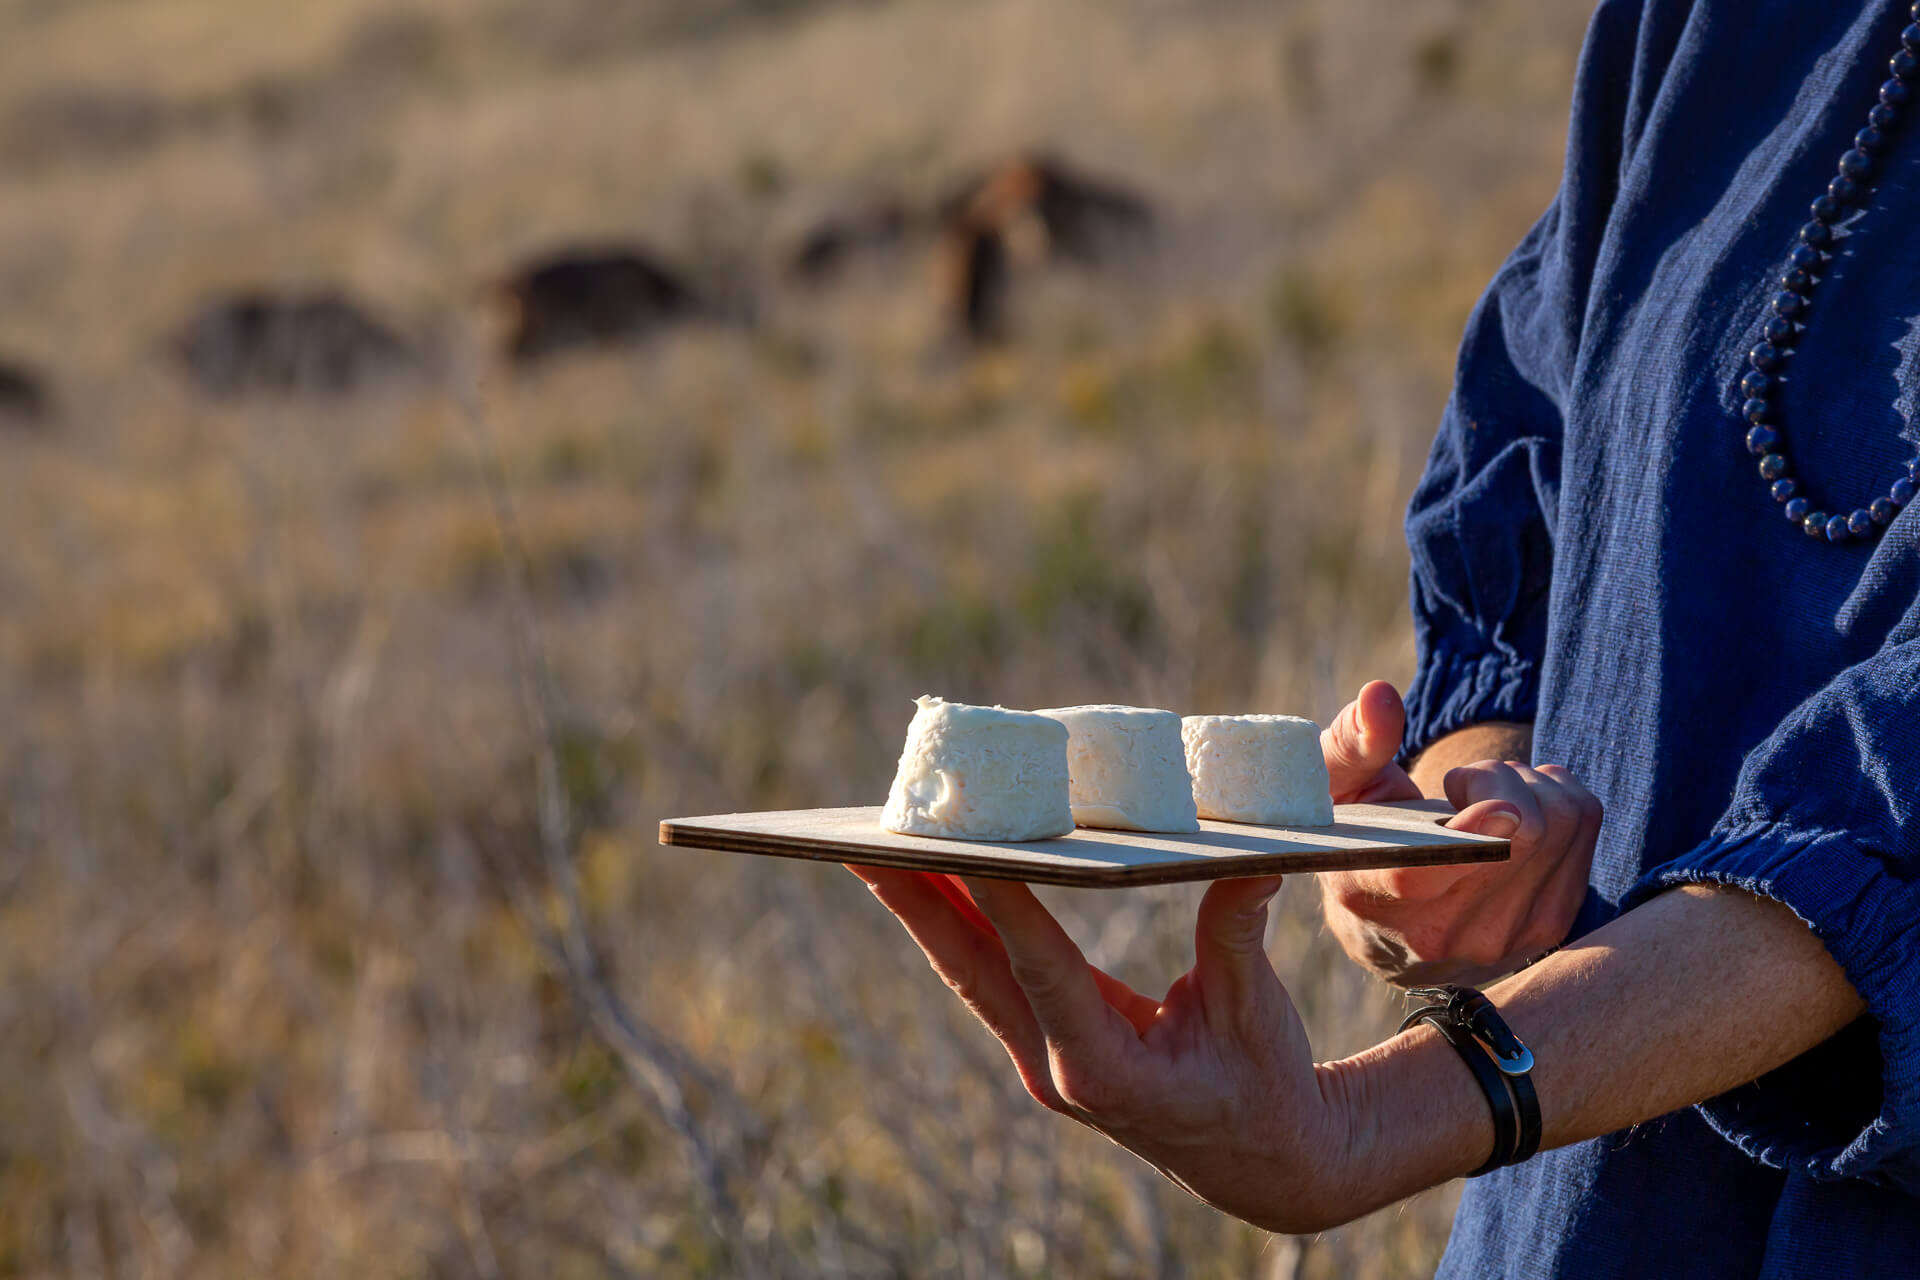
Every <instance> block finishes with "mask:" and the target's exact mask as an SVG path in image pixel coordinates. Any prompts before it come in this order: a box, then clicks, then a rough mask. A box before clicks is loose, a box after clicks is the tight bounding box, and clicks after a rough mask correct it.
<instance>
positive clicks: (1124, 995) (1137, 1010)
mask: <svg viewBox="0 0 1920 1280" xmlns="http://www.w3.org/2000/svg"><path fill="white" fill-rule="evenodd" d="M1093 980H1094V982H1095V984H1096V985H1098V986H1099V988H1100V995H1101V998H1102V999H1104V1000H1105V1001H1106V1002H1107V1003H1108V1004H1109V1005H1111V1006H1113V1008H1115V1009H1117V1010H1119V1012H1120V1016H1121V1017H1123V1018H1125V1019H1126V1020H1127V1021H1128V1022H1129V1023H1131V1024H1132V1026H1133V1029H1134V1031H1135V1032H1136V1033H1137V1034H1139V1035H1145V1034H1146V1033H1147V1028H1149V1027H1151V1026H1152V1025H1153V1023H1154V1019H1156V1018H1158V1017H1159V1016H1160V1002H1159V1001H1158V1000H1155V999H1154V998H1153V997H1152V996H1143V995H1141V994H1140V993H1139V992H1138V991H1135V990H1134V989H1133V988H1132V987H1130V986H1128V985H1127V984H1126V983H1124V982H1122V981H1120V979H1118V978H1116V977H1114V976H1113V975H1112V974H1110V973H1107V972H1106V971H1105V970H1102V969H1095V970H1094V971H1093Z"/></svg>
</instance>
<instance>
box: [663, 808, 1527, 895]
mask: <svg viewBox="0 0 1920 1280" xmlns="http://www.w3.org/2000/svg"><path fill="white" fill-rule="evenodd" d="M1452 813H1453V806H1452V805H1449V804H1448V803H1447V802H1446V801H1444V800H1411V801H1405V802H1402V803H1399V804H1343V805H1337V806H1335V808H1334V811H1333V816H1334V823H1333V825H1332V826H1330V827H1302V828H1299V829H1297V830H1296V829H1290V828H1285V827H1256V826H1250V825H1246V824H1243V823H1238V822H1204V821H1203V822H1202V823H1201V824H1200V828H1201V829H1200V831H1199V832H1197V833H1195V834H1192V835H1165V834H1158V833H1155V834H1146V833H1143V832H1139V831H1098V830H1094V829H1092V828H1089V827H1080V828H1077V829H1076V830H1075V831H1074V832H1073V834H1072V835H1067V836H1060V837H1058V838H1057V839H1053V840H1036V841H1033V842H1032V843H1028V844H998V843H993V842H989V841H975V840H936V839H932V838H930V837H927V836H903V835H897V834H895V833H894V832H891V831H887V830H883V829H882V828H881V826H880V810H879V809H878V808H877V807H876V808H867V809H791V810H787V811H784V812H775V813H728V814H721V815H719V816H717V817H710V818H671V819H668V820H667V821H665V822H663V823H661V824H660V843H661V844H667V845H679V846H682V847H685V848H689V849H716V850H720V851H721V852H725V853H755V854H764V855H768V856H771V857H776V858H811V859H814V860H815V861H819V862H859V863H865V864H867V865H869V866H875V867H905V868H907V869H909V870H913V871H942V872H947V873H950V874H954V875H968V876H983V877H986V878H988V879H992V880H1025V881H1028V882H1030V883H1034V884H1062V885H1075V886H1079V887H1082V888H1094V889H1102V888H1119V887H1121V886H1123V885H1135V884H1171V883H1173V882H1175V881H1181V880H1224V879H1227V878H1229V877H1232V876H1264V875H1278V874H1281V873H1286V872H1298V871H1359V870H1363V869H1367V868H1372V867H1427V866H1439V865H1442V864H1448V863H1462V862H1504V861H1506V859H1507V857H1508V853H1509V842H1508V841H1505V840H1496V839H1494V838H1493V837H1492V836H1480V835H1473V834H1471V833H1469V832H1465V831H1450V830H1448V829H1447V828H1445V827H1443V826H1441V825H1440V823H1441V821H1442V820H1443V819H1445V818H1447V817H1449V816H1451V815H1452Z"/></svg>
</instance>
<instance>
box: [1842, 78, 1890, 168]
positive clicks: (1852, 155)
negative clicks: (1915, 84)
mask: <svg viewBox="0 0 1920 1280" xmlns="http://www.w3.org/2000/svg"><path fill="white" fill-rule="evenodd" d="M1889 83H1891V82H1889ZM1901 87H1902V88H1905V87H1906V86H1904V85H1902V86H1901ZM1872 172H1873V157H1872V156H1870V155H1868V154H1867V153H1866V152H1864V151H1862V150H1860V149H1859V148H1857V147H1856V148H1855V149H1853V150H1852V151H1849V152H1847V153H1846V154H1844V155H1842V156H1841V157H1840V173H1841V175H1842V176H1843V177H1848V178H1852V179H1853V180H1854V181H1855V182H1858V181H1860V179H1862V178H1864V177H1866V176H1867V175H1868V174H1869V173H1872Z"/></svg>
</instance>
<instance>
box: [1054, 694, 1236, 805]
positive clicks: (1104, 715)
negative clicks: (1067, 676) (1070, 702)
mask: <svg viewBox="0 0 1920 1280" xmlns="http://www.w3.org/2000/svg"><path fill="white" fill-rule="evenodd" d="M1038 714H1040V715H1043V716H1047V717H1049V718H1051V719H1054V720H1058V721H1059V722H1060V723H1061V724H1064V725H1065V726H1067V778H1068V787H1069V796H1070V798H1071V800H1072V802H1073V820H1074V821H1075V822H1077V823H1079V824H1080V825H1081V826H1083V827H1117V828H1119V829H1121V830H1124V831H1198V830H1199V829H1200V820H1199V815H1198V814H1197V813H1195V811H1194V807H1193V779H1192V778H1190V777H1188V776H1187V757H1186V753H1185V751H1184V750H1182V748H1181V745H1180V717H1179V716H1176V715H1175V714H1173V712H1171V711H1154V710H1151V709H1149V708H1146V707H1115V706H1092V707H1055V708H1052V709H1050V710H1047V711H1042V712H1039V713H1038Z"/></svg>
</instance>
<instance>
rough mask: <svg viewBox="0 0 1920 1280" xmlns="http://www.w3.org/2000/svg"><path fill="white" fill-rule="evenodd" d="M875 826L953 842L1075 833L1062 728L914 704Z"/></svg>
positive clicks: (934, 702)
mask: <svg viewBox="0 0 1920 1280" xmlns="http://www.w3.org/2000/svg"><path fill="white" fill-rule="evenodd" d="M915 704H916V705H917V706H918V707H919V710H918V711H916V712H914V715H913V723H912V724H910V725H908V726H907V745H906V749H905V750H903V751H902V752H901V753H900V768H899V770H898V772H896V773H895V774H894V778H893V790H892V791H891V792H890V793H889V794H888V796H887V806H886V808H885V809H884V810H882V811H881V814H880V825H881V826H883V827H885V828H886V829H887V830H889V831H898V832H900V833H901V834H902V835H910V836H941V837H945V838H946V839H950V840H1044V839H1047V838H1048V837H1050V836H1063V835H1066V834H1067V833H1068V832H1069V831H1072V830H1073V810H1072V808H1071V806H1070V805H1069V804H1068V800H1067V730H1066V727H1065V726H1064V725H1062V724H1061V723H1060V722H1059V721H1058V720H1050V719H1048V718H1047V717H1046V716H1038V715H1034V714H1033V713H1032V712H1029V711H1008V710H1006V709H1005V708H1003V707H974V706H968V705H967V704H965V703H961V702H946V701H943V700H941V699H939V698H932V697H922V698H918V699H916V700H915Z"/></svg>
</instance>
